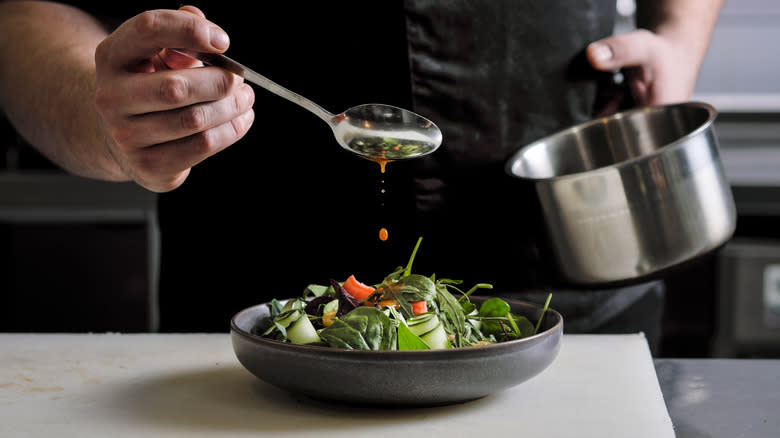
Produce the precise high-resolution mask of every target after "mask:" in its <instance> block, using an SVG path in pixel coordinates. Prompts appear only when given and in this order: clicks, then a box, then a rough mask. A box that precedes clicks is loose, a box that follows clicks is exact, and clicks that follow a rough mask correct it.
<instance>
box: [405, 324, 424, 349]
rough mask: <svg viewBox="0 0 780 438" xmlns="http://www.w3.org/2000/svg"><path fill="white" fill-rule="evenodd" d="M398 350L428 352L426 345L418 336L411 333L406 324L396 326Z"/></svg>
mask: <svg viewBox="0 0 780 438" xmlns="http://www.w3.org/2000/svg"><path fill="white" fill-rule="evenodd" d="M398 349H399V350H429V348H428V345H426V344H425V342H423V340H422V339H420V337H419V336H417V335H415V334H414V333H412V332H411V330H409V327H408V326H407V325H406V324H400V325H399V326H398Z"/></svg>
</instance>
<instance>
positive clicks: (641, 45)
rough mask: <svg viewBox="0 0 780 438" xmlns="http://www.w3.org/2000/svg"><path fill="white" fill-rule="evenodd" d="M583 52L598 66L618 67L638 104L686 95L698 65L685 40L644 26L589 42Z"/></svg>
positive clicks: (616, 104) (613, 105)
mask: <svg viewBox="0 0 780 438" xmlns="http://www.w3.org/2000/svg"><path fill="white" fill-rule="evenodd" d="M586 53H587V57H588V61H589V62H590V63H591V65H592V66H593V67H594V68H596V69H598V70H602V71H613V70H621V69H622V71H623V75H624V80H625V85H626V86H627V87H628V89H629V90H630V92H631V97H632V98H633V99H634V103H635V104H636V105H638V106H644V105H656V104H665V103H675V102H682V101H686V100H688V99H690V96H691V94H692V93H693V89H694V86H695V85H696V76H697V74H698V69H699V65H700V59H699V57H698V56H694V54H692V53H688V52H687V50H686V46H685V44H678V43H676V42H675V41H674V40H671V39H668V38H664V37H662V36H660V35H658V34H655V33H653V32H650V31H648V30H644V29H638V30H635V31H632V32H628V33H626V34H622V35H617V36H612V37H609V38H605V39H602V40H599V41H596V42H593V43H591V44H590V45H589V46H588V48H587V51H586ZM616 99H620V96H618V97H617V98H616ZM619 106H620V102H619V101H618V100H616V101H614V102H611V104H610V105H608V108H606V109H605V110H604V111H602V112H604V113H609V112H614V111H615V110H617V108H619Z"/></svg>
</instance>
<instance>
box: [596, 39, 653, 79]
mask: <svg viewBox="0 0 780 438" xmlns="http://www.w3.org/2000/svg"><path fill="white" fill-rule="evenodd" d="M654 38H655V34H653V33H652V32H650V31H648V30H644V29H637V30H634V31H631V32H628V33H625V34H621V35H616V36H612V37H608V38H604V39H601V40H598V41H595V42H592V43H590V44H589V45H588V47H587V49H586V54H587V57H588V62H590V64H591V65H592V66H593V67H594V68H595V69H597V70H602V71H610V70H619V69H621V68H624V67H635V66H639V65H642V64H645V63H647V62H648V60H649V59H650V56H651V48H652V44H653V42H654V41H653V39H654Z"/></svg>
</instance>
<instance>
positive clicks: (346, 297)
mask: <svg viewBox="0 0 780 438" xmlns="http://www.w3.org/2000/svg"><path fill="white" fill-rule="evenodd" d="M421 242H422V238H419V239H418V240H417V244H416V245H415V247H414V250H413V251H412V255H411V257H410V259H409V262H408V263H407V265H406V266H405V267H404V266H400V267H398V268H397V269H396V270H394V271H393V272H391V273H390V274H389V275H387V276H386V277H385V278H384V279H383V280H382V281H381V282H380V283H378V284H374V285H369V284H364V283H362V282H360V281H359V280H358V279H357V278H356V277H355V276H354V275H351V276H349V277H348V278H347V279H346V280H345V281H341V282H339V281H336V280H330V284H328V285H319V284H312V285H309V286H307V287H306V288H305V290H304V292H303V294H302V296H301V297H299V298H293V299H290V300H287V301H286V302H284V303H283V302H282V301H279V300H277V299H273V300H271V302H270V303H269V304H268V306H269V309H270V318H268V319H267V320H266V321H263V322H262V323H261V324H259V325H258V326H257V327H255V329H254V332H255V333H256V334H258V335H260V336H262V337H265V338H270V339H274V340H277V341H282V342H290V343H293V344H308V345H319V346H326V347H334V348H346V349H352V350H429V349H431V350H432V349H443V348H461V347H469V346H474V345H484V344H493V343H498V342H505V341H510V340H514V339H521V338H524V337H528V336H532V335H534V334H536V333H537V332H538V331H539V327H540V325H541V322H542V320H543V319H544V314H545V312H546V311H547V308H548V306H549V304H550V299H551V295H548V296H547V301H546V303H545V305H544V309H543V311H542V314H541V316H540V318H539V320H538V321H536V323H535V324H534V323H532V322H531V321H530V320H528V318H526V317H525V316H518V315H514V314H512V312H511V307H510V306H509V303H507V302H506V301H504V300H503V299H501V298H498V297H494V298H489V299H487V300H486V301H484V302H483V303H482V304H481V305H479V306H477V305H476V304H475V303H472V302H471V300H470V299H469V296H470V295H471V294H472V293H473V292H474V291H476V290H479V289H492V285H490V284H486V283H479V284H476V285H474V286H473V287H471V288H470V289H469V290H468V291H466V292H463V291H462V290H461V289H460V288H459V286H460V285H461V283H462V282H461V281H459V280H450V279H444V278H442V279H436V277H435V275H431V276H430V277H428V276H424V275H420V274H414V273H412V263H413V262H414V257H415V255H416V254H417V250H418V248H419V247H420V243H421Z"/></svg>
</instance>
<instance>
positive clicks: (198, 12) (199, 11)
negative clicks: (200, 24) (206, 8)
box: [179, 5, 206, 18]
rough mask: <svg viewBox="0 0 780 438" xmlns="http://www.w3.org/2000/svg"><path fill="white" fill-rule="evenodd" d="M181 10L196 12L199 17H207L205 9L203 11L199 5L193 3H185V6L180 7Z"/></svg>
mask: <svg viewBox="0 0 780 438" xmlns="http://www.w3.org/2000/svg"><path fill="white" fill-rule="evenodd" d="M179 10H180V11H187V12H190V13H192V14H195V15H197V16H199V17H202V18H206V14H204V13H203V11H201V10H200V9H198V8H197V7H195V6H192V5H184V6H182V7H180V8H179Z"/></svg>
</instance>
